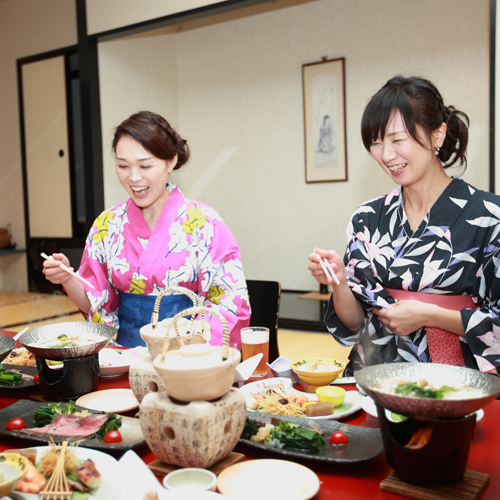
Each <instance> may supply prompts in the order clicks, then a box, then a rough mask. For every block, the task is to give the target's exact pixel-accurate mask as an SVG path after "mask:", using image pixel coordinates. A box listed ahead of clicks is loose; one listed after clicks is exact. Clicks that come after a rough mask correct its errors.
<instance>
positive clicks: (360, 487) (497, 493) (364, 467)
mask: <svg viewBox="0 0 500 500" xmlns="http://www.w3.org/2000/svg"><path fill="white" fill-rule="evenodd" d="M0 333H1V334H9V335H14V334H13V333H12V332H5V331H2V330H0ZM129 387H130V386H129V383H128V375H127V374H125V375H121V376H120V377H117V378H107V379H106V378H100V380H99V390H105V389H114V388H129ZM343 387H344V388H345V389H347V390H353V389H355V386H353V385H346V386H343ZM32 394H33V393H31V392H29V391H28V392H17V393H16V392H13V391H0V409H2V408H5V407H7V406H9V405H10V404H12V403H14V402H16V401H18V400H19V399H29V398H30V396H31V395H32ZM342 422H344V423H346V424H350V425H359V426H363V427H378V420H377V419H376V418H374V417H372V416H370V415H368V414H367V413H365V412H364V411H363V410H360V411H358V412H356V413H354V414H353V415H351V416H349V417H347V418H345V419H343V420H342ZM499 422H500V401H497V400H495V401H493V402H492V403H491V404H490V405H488V406H487V407H485V408H484V418H483V419H482V420H481V421H480V422H478V423H477V424H476V430H475V434H474V440H473V442H472V446H471V451H470V455H469V462H468V466H467V467H468V469H470V470H473V471H477V472H482V473H485V474H488V475H489V476H490V484H489V485H488V486H487V487H486V490H485V491H484V493H483V495H482V496H481V499H482V500H498V499H499V498H500V474H498V464H500V447H499V445H498V443H500V425H499ZM19 446H22V442H20V440H18V439H15V438H5V436H2V441H1V443H0V451H4V450H6V449H8V448H14V447H19ZM236 451H240V452H243V453H245V455H246V456H247V458H248V459H256V458H269V455H266V454H265V453H260V452H259V451H260V450H255V449H251V448H248V447H245V448H244V449H243V448H242V449H240V448H238V447H237V448H236ZM137 452H138V453H139V455H140V456H141V457H142V459H143V460H144V462H146V463H149V462H151V461H153V460H154V459H155V458H156V457H155V456H154V455H153V453H152V452H151V451H149V448H148V447H147V446H143V447H141V448H139V449H138V450H137ZM273 458H279V456H278V455H273ZM300 463H302V464H303V465H305V466H307V467H309V468H310V469H312V470H313V471H314V472H315V473H316V474H317V475H318V477H319V479H320V482H321V487H320V491H319V493H318V494H317V495H316V497H315V500H331V499H332V498H339V499H349V500H358V499H359V500H363V499H366V500H376V499H381V500H392V499H401V498H404V497H401V496H399V495H394V494H392V493H387V492H384V491H381V490H380V487H379V485H380V482H381V481H382V480H383V479H385V478H386V477H387V475H388V474H389V473H390V472H391V469H390V467H389V466H388V465H387V462H386V461H385V457H384V454H382V455H381V456H379V457H378V458H376V459H374V460H371V461H368V462H362V463H356V464H352V465H342V464H336V463H328V464H325V465H323V464H320V463H318V462H314V461H307V460H304V461H300Z"/></svg>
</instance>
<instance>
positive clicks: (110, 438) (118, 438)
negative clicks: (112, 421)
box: [103, 431, 123, 444]
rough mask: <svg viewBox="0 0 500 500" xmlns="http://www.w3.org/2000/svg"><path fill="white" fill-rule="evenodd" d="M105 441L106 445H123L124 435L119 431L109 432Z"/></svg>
mask: <svg viewBox="0 0 500 500" xmlns="http://www.w3.org/2000/svg"><path fill="white" fill-rule="evenodd" d="M103 441H104V442H105V443H108V444H110V443H121V442H122V441H123V438H122V435H121V434H120V432H119V431H109V432H108V433H107V434H106V435H105V436H104V439H103Z"/></svg>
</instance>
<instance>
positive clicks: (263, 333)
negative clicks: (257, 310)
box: [241, 326, 269, 377]
mask: <svg viewBox="0 0 500 500" xmlns="http://www.w3.org/2000/svg"><path fill="white" fill-rule="evenodd" d="M241 350H242V355H243V361H245V360H247V359H249V358H251V357H253V356H255V355H256V354H259V353H262V359H261V360H260V363H259V364H258V365H257V368H256V369H255V371H254V372H253V374H252V377H265V376H266V375H267V362H268V361H269V328H264V327H263V326H249V327H248V328H242V329H241Z"/></svg>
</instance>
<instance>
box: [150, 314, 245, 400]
mask: <svg viewBox="0 0 500 500" xmlns="http://www.w3.org/2000/svg"><path fill="white" fill-rule="evenodd" d="M200 313H207V314H211V315H214V316H216V317H218V318H219V320H220V321H221V323H222V326H223V344H222V347H213V346H211V345H209V344H191V345H187V344H185V345H183V344H184V341H183V339H182V338H181V335H180V334H179V331H178V329H176V330H177V341H178V342H179V344H180V345H181V347H180V349H179V350H175V351H169V350H168V347H169V345H168V343H167V342H165V345H164V348H163V353H162V355H161V356H158V357H156V359H154V361H153V366H154V368H155V370H156V371H157V372H158V374H159V375H160V377H161V378H162V380H163V384H164V386H165V390H166V391H167V393H168V395H169V396H170V397H172V398H174V399H177V400H179V401H196V400H202V401H212V400H214V399H217V398H220V397H221V396H223V395H224V394H226V393H227V392H228V391H229V389H230V388H231V386H232V385H233V382H234V372H235V370H236V366H237V365H238V363H239V362H240V359H241V354H240V351H238V350H237V349H233V348H229V329H228V325H227V321H226V319H225V318H224V316H222V314H220V313H219V312H217V311H215V310H213V309H210V308H207V307H192V308H190V309H186V310H185V311H182V312H180V313H179V314H177V315H176V316H175V317H174V318H173V319H172V321H171V324H170V325H169V326H168V327H167V328H168V329H171V328H172V327H174V328H176V326H175V325H176V323H177V322H178V321H179V319H180V318H182V317H184V316H187V315H190V314H200Z"/></svg>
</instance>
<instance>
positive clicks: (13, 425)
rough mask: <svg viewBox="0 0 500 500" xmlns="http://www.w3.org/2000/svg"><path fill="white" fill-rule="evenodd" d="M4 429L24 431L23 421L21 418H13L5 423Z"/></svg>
mask: <svg viewBox="0 0 500 500" xmlns="http://www.w3.org/2000/svg"><path fill="white" fill-rule="evenodd" d="M5 428H6V429H7V430H8V431H19V430H21V429H24V420H23V419H22V418H13V419H12V420H9V421H8V422H7V425H6V426H5Z"/></svg>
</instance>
